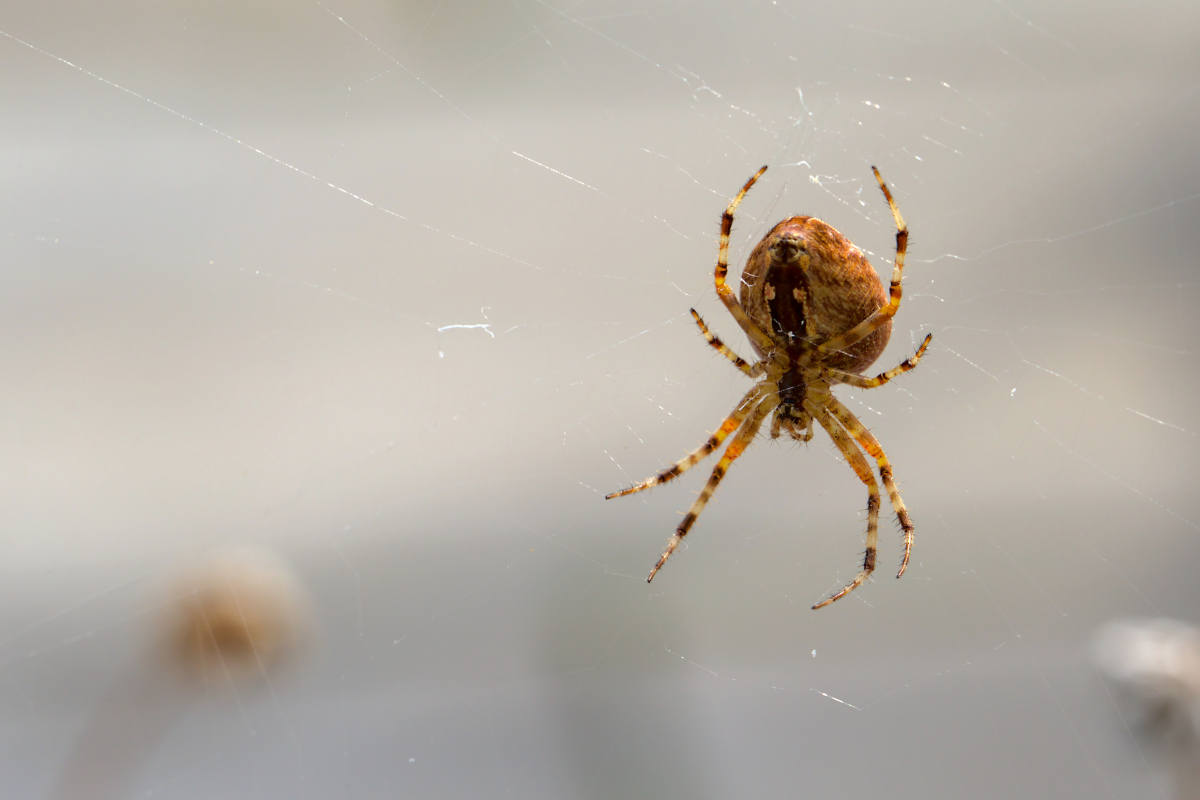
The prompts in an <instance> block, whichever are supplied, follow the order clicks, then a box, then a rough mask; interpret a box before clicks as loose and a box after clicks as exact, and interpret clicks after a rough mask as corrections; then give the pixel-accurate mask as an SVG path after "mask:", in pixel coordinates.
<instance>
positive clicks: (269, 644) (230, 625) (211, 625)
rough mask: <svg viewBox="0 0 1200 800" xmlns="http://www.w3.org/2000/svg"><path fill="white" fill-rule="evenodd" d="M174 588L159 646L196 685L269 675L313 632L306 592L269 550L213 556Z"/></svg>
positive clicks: (169, 661)
mask: <svg viewBox="0 0 1200 800" xmlns="http://www.w3.org/2000/svg"><path fill="white" fill-rule="evenodd" d="M172 587H173V588H172V591H171V593H170V596H171V597H172V598H173V599H172V601H171V603H170V604H169V605H168V608H167V613H166V614H165V615H164V618H163V619H162V621H161V623H160V624H161V626H162V627H161V632H160V634H159V636H158V639H159V642H160V643H161V647H160V648H159V651H160V653H161V654H162V656H163V657H164V659H165V661H166V663H167V665H168V666H169V667H172V668H175V669H177V670H179V671H181V672H183V673H184V674H185V676H186V678H187V679H188V680H191V681H195V683H196V686H197V687H208V686H212V685H213V684H220V683H222V682H228V683H231V684H241V683H244V682H247V681H252V680H255V679H258V678H267V677H270V675H271V674H272V673H273V672H274V671H275V670H277V669H279V668H281V667H286V666H287V665H288V662H290V661H292V660H294V659H295V658H296V657H297V656H298V655H299V654H300V653H301V651H302V650H303V647H304V644H305V642H306V641H307V640H308V639H309V635H310V628H311V624H310V618H309V614H308V609H307V602H306V600H305V597H304V592H303V590H302V588H301V586H300V584H299V582H298V581H297V580H296V578H295V577H294V576H293V575H292V573H291V572H290V571H289V570H288V568H287V567H286V566H285V565H284V564H283V563H282V562H281V561H280V560H279V559H278V558H276V557H275V556H274V555H273V554H271V553H269V552H267V551H264V550H259V549H253V548H242V549H238V550H233V551H229V552H225V553H222V554H220V555H217V556H215V557H211V558H209V559H207V560H206V561H205V562H204V563H202V564H200V565H198V566H196V567H195V568H193V569H191V570H188V571H187V572H186V573H185V574H183V575H182V576H180V577H179V578H177V579H176V580H175V581H174V582H173V583H172Z"/></svg>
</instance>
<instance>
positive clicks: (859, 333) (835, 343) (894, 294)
mask: <svg viewBox="0 0 1200 800" xmlns="http://www.w3.org/2000/svg"><path fill="white" fill-rule="evenodd" d="M871 171H872V172H874V173H875V180H877V181H879V188H880V189H882V190H883V196H884V198H886V199H887V204H888V208H890V209H891V210H892V217H893V218H894V219H895V220H896V263H895V266H893V267H892V285H891V289H890V299H889V300H888V302H887V304H886V305H884V307H883V308H881V309H879V310H878V311H876V312H875V313H874V314H872V315H871V316H869V317H867V318H866V319H864V320H863V321H862V322H860V323H858V324H857V325H855V326H854V327H853V328H851V329H850V330H848V331H846V332H845V333H843V334H842V335H841V336H835V337H833V338H832V339H830V340H829V341H827V342H823V343H821V344H819V345H817V347H818V348H819V349H820V350H821V352H823V353H836V352H838V351H840V350H845V349H846V348H847V347H850V346H851V345H854V344H857V343H858V342H860V341H862V340H863V339H865V338H867V337H868V336H870V335H871V334H872V333H874V332H875V331H876V330H878V329H879V328H880V327H881V326H882V325H883V324H884V323H885V322H887V321H888V320H889V319H891V318H892V317H894V316H895V315H896V312H897V311H898V310H899V309H900V296H901V293H902V292H901V288H900V278H901V276H902V275H903V273H904V256H905V254H906V253H907V252H908V226H907V225H905V224H904V217H902V216H900V209H899V208H898V207H897V206H896V201H895V200H894V199H893V198H892V193H891V191H890V190H889V189H888V187H887V184H886V183H884V182H883V178H882V177H881V176H880V175H879V170H877V169H876V168H875V167H871Z"/></svg>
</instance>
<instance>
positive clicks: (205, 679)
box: [49, 547, 312, 800]
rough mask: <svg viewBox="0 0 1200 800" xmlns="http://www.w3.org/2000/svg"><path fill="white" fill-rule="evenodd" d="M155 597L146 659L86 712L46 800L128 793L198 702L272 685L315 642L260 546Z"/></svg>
mask: <svg viewBox="0 0 1200 800" xmlns="http://www.w3.org/2000/svg"><path fill="white" fill-rule="evenodd" d="M158 594H159V597H162V598H164V599H163V600H162V601H161V603H162V605H163V609H162V612H161V614H160V615H159V616H158V618H157V619H156V620H155V623H154V625H153V627H152V631H151V633H150V642H149V647H148V648H147V649H148V653H147V655H148V657H147V658H142V659H140V660H139V663H138V664H137V665H136V666H135V667H134V668H133V669H131V670H130V671H129V672H128V673H127V674H125V675H124V676H122V677H121V678H120V679H119V680H117V681H116V682H115V684H114V685H113V686H112V687H111V688H110V689H109V691H108V692H107V693H106V695H105V697H104V699H103V700H101V702H100V704H99V706H98V707H97V708H96V710H95V711H94V712H93V713H92V715H91V717H90V718H89V720H88V722H87V724H86V725H85V726H84V729H83V731H82V732H81V733H80V735H79V738H78V739H77V740H76V742H75V745H74V747H73V748H72V751H71V754H70V755H69V756H68V758H67V763H66V764H65V765H64V767H63V769H62V772H61V773H60V775H59V778H58V781H57V784H56V785H55V787H54V789H53V790H52V791H51V793H50V795H49V796H50V797H51V798H54V800H76V798H78V799H80V800H82V798H88V799H89V800H104V799H106V798H119V797H125V796H128V794H129V792H130V791H131V790H132V788H133V783H134V781H136V779H137V776H138V775H139V774H140V772H141V771H142V769H143V768H144V767H145V765H146V763H147V762H148V761H149V759H150V758H151V757H152V756H153V754H154V752H155V751H156V750H157V748H158V746H159V744H161V742H162V740H163V739H164V738H165V736H166V735H167V733H168V732H169V731H170V729H171V728H172V727H173V726H174V724H175V723H176V722H177V721H178V720H179V719H180V718H181V717H182V716H183V714H184V713H185V712H186V711H187V710H188V709H189V708H190V707H191V705H192V702H193V701H194V700H195V699H196V698H197V697H198V696H200V695H201V694H202V693H204V692H208V691H215V692H216V693H218V694H220V693H223V692H230V693H240V692H242V691H245V690H247V689H253V688H255V687H256V686H259V685H262V684H265V683H266V682H268V681H271V680H273V679H274V678H275V676H276V675H278V674H280V673H281V671H282V670H283V669H284V668H286V667H288V666H290V665H291V664H292V663H293V662H295V661H297V660H299V657H300V656H301V655H302V654H303V652H304V650H305V646H306V644H307V643H308V642H310V641H311V638H312V615H311V613H310V609H309V604H308V600H307V596H306V593H305V591H304V589H303V587H302V586H301V584H300V582H299V581H298V580H297V579H296V578H295V576H294V575H293V574H292V572H291V570H290V569H289V568H288V567H287V566H286V565H285V564H284V563H283V562H282V561H281V560H280V559H279V558H277V557H276V556H275V555H274V554H273V553H270V552H268V551H265V550H262V549H259V548H250V547H244V548H238V549H233V550H227V551H223V552H220V553H218V554H214V555H210V556H208V557H206V558H204V559H203V560H201V561H200V562H199V563H197V564H195V565H194V566H191V567H189V568H186V569H184V570H182V571H181V572H180V573H178V574H177V575H176V576H175V577H174V578H171V579H169V580H168V581H167V588H166V590H165V591H163V590H161V589H160V591H159V593H158ZM239 702H240V697H239Z"/></svg>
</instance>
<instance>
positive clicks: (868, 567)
mask: <svg viewBox="0 0 1200 800" xmlns="http://www.w3.org/2000/svg"><path fill="white" fill-rule="evenodd" d="M874 571H875V548H874V546H871V545H868V546H867V552H866V553H864V554H863V568H862V571H861V572H859V573H858V575H856V576H855V578H854V580H852V581H850V583H848V584H846V586H845V588H844V589H842V590H841V591H840V592H838V593H837V594H835V595H833V596H832V597H829V598H826V599H825V600H822V601H821V602H819V603H817V604H816V605H815V606H813V610H814V611H816V610H817V609H818V608H824V607H825V606H827V605H829V604H830V603H832V602H833V601H834V600H840V599H841V598H843V597H845V596H846V595H848V594H850V593H851V592H853V591H854V590H855V589H857V588H858V587H860V586H862V585H863V583H865V582H866V580H867V578H869V577H871V573H872V572H874Z"/></svg>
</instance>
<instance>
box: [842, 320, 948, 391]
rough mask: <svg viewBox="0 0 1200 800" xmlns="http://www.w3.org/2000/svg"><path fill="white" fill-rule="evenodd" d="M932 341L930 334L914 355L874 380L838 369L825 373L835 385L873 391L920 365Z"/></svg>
mask: <svg viewBox="0 0 1200 800" xmlns="http://www.w3.org/2000/svg"><path fill="white" fill-rule="evenodd" d="M932 339H933V334H932V333H931V334H929V335H928V336H926V337H925V341H923V342H921V346H920V347H918V348H917V352H916V355H914V356H913V357H912V358H910V359H908V360H906V361H904V362H901V364H900V365H899V366H897V367H892V368H891V369H889V370H888V371H887V372H881V373H879V374H878V375H876V376H875V377H874V378H864V377H863V376H862V375H855V374H854V373H853V372H842V371H841V370H840V369H827V370H825V372H826V373H827V374H828V375H829V377H830V378H832V379H833V381H834V382H836V383H845V384H847V385H849V386H857V387H858V388H860V389H874V388H875V387H877V386H883V385H884V384H885V383H887V382H888V381H890V380H891V379H892V378H894V377H896V376H897V375H903V374H904V373H906V372H908V371H909V370H910V369H913V368H914V367H916V366H917V364H919V363H921V356H923V355H924V354H925V348H926V347H929V342H930V341H931V340H932Z"/></svg>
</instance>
